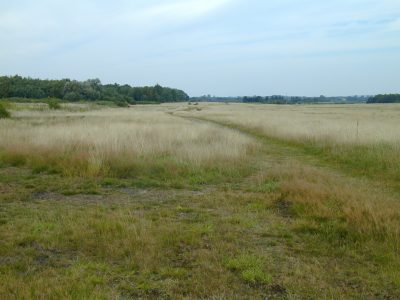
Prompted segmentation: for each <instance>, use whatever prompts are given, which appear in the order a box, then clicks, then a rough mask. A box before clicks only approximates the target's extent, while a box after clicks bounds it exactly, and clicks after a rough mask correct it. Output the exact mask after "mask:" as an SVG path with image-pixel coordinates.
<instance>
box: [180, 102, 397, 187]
mask: <svg viewBox="0 0 400 300" xmlns="http://www.w3.org/2000/svg"><path fill="white" fill-rule="evenodd" d="M180 114H183V115H192V116H196V117H201V118H206V119H209V120H214V121H217V122H222V123H224V124H225V125H233V126H237V127H241V129H245V130H250V131H252V133H255V134H261V135H265V136H267V137H269V138H272V139H275V140H276V141H278V142H286V143H287V144H288V145H289V146H290V145H292V146H295V147H301V148H302V149H303V150H304V152H305V153H309V154H312V155H318V156H320V157H324V158H325V160H326V162H329V163H330V164H331V165H340V166H341V167H344V168H347V170H348V171H349V172H351V173H353V174H357V175H364V176H367V177H370V178H374V179H377V180H380V181H381V184H384V183H387V184H389V185H390V186H395V187H396V188H400V185H398V183H399V182H400V156H399V153H400V131H399V128H400V106H399V105H396V104H394V105H292V106H285V105H257V104H255V105H251V104H230V105H218V104H205V105H203V106H201V107H200V108H199V110H189V111H188V110H186V111H184V112H180ZM382 179H383V180H382Z"/></svg>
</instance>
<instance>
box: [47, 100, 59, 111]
mask: <svg viewBox="0 0 400 300" xmlns="http://www.w3.org/2000/svg"><path fill="white" fill-rule="evenodd" d="M46 103H47V104H48V105H49V108H50V109H61V105H60V102H59V101H58V100H57V99H48V100H47V101H46Z"/></svg>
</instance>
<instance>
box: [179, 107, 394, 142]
mask: <svg viewBox="0 0 400 300" xmlns="http://www.w3.org/2000/svg"><path fill="white" fill-rule="evenodd" d="M199 109H201V110H200V111H198V110H191V111H190V112H191V113H193V114H195V115H204V116H207V117H208V118H213V119H218V120H223V121H226V122H232V123H235V124H240V125H243V126H245V127H250V128H255V129H260V130H262V131H263V132H265V133H266V134H268V135H271V136H275V137H278V138H284V139H291V140H296V141H303V140H307V141H318V142H334V143H343V144H356V143H358V144H365V145H372V144H377V143H391V144H397V145H399V144H400V131H399V130H398V129H399V128H400V105H396V104H394V105H365V104H361V105H257V104H229V105H225V104H208V103H207V104H202V105H200V106H199ZM186 113H187V112H186Z"/></svg>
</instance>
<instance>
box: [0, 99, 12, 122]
mask: <svg viewBox="0 0 400 300" xmlns="http://www.w3.org/2000/svg"><path fill="white" fill-rule="evenodd" d="M9 117H11V115H10V113H9V112H8V111H7V110H6V109H5V108H4V106H3V104H1V103H0V119H5V118H9Z"/></svg>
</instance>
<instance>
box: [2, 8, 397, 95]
mask: <svg viewBox="0 0 400 300" xmlns="http://www.w3.org/2000/svg"><path fill="white" fill-rule="evenodd" d="M14 74H19V75H22V76H31V77H39V78H43V79H44V78H54V79H60V78H66V77H68V78H73V79H78V80H83V79H87V78H99V79H100V80H101V81H102V82H103V83H114V82H117V83H121V84H124V83H127V84H130V85H134V86H142V85H154V84H156V83H159V84H161V85H164V86H171V87H176V88H181V89H183V90H185V91H186V92H187V93H189V94H190V95H191V96H198V95H203V94H212V95H220V96H236V95H256V94H257V95H272V94H283V95H309V96H312V95H321V94H323V95H354V94H376V93H390V92H400V0H332V1H321V0H184V1H183V0H164V1H160V0H130V1H129V0H113V1H105V0H96V1H95V0H86V1H85V0H68V1H66V0H36V1H33V0H31V1H28V0H13V1H10V0H0V75H14Z"/></svg>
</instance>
